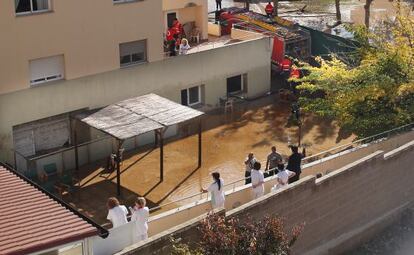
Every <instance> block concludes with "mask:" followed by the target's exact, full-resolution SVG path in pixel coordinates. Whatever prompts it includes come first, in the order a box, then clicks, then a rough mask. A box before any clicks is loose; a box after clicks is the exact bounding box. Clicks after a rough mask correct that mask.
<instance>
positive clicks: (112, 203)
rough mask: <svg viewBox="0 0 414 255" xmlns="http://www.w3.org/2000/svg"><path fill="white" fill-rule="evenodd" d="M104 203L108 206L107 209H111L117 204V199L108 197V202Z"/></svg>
mask: <svg viewBox="0 0 414 255" xmlns="http://www.w3.org/2000/svg"><path fill="white" fill-rule="evenodd" d="M106 205H107V206H108V209H112V208H114V207H116V206H118V205H119V201H118V199H117V198H116V197H110V198H108V202H107V203H106Z"/></svg>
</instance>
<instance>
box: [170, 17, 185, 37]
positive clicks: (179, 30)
mask: <svg viewBox="0 0 414 255" xmlns="http://www.w3.org/2000/svg"><path fill="white" fill-rule="evenodd" d="M172 26H173V28H174V29H175V33H176V34H177V35H178V36H180V37H182V36H183V34H184V29H183V25H181V23H180V21H178V19H177V18H175V19H174V22H173V25H172Z"/></svg>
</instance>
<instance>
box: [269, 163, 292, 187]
mask: <svg viewBox="0 0 414 255" xmlns="http://www.w3.org/2000/svg"><path fill="white" fill-rule="evenodd" d="M277 169H278V171H279V172H278V173H277V174H276V181H277V184H276V185H274V186H273V187H272V191H276V190H278V189H281V188H284V187H287V186H288V184H289V179H290V178H292V177H293V176H295V175H296V173H295V172H292V171H289V170H287V169H285V165H284V164H279V165H278V166H277Z"/></svg>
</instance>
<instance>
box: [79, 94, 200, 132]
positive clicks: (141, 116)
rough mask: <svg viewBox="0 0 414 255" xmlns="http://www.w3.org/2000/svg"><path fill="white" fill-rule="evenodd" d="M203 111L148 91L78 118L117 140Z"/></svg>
mask: <svg viewBox="0 0 414 255" xmlns="http://www.w3.org/2000/svg"><path fill="white" fill-rule="evenodd" d="M203 114H204V113H203V112H200V111H197V110H194V109H192V108H190V107H187V106H184V105H181V104H178V103H175V102H173V101H171V100H168V99H166V98H164V97H160V96H158V95H156V94H147V95H143V96H139V97H135V98H130V99H126V100H123V101H121V102H118V103H115V104H111V105H109V106H107V107H105V108H102V109H101V110H99V111H97V112H95V113H92V114H90V115H88V116H86V117H85V116H80V117H79V119H80V120H81V121H82V122H84V123H86V124H88V125H89V126H91V127H94V128H96V129H98V130H101V131H103V132H105V133H107V134H109V135H111V136H113V137H115V138H117V139H119V140H125V139H128V138H132V137H135V136H138V135H141V134H144V133H147V132H149V131H153V130H157V129H161V128H166V127H168V126H172V125H175V124H178V123H181V122H184V121H187V120H191V119H194V118H196V117H199V116H201V115H203Z"/></svg>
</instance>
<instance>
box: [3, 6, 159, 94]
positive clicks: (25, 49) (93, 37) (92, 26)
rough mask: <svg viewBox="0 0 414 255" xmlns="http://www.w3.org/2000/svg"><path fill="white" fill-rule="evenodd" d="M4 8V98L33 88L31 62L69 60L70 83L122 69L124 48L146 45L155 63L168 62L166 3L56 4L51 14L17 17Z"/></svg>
mask: <svg viewBox="0 0 414 255" xmlns="http://www.w3.org/2000/svg"><path fill="white" fill-rule="evenodd" d="M14 2H15V1H1V4H0V31H2V36H1V38H2V39H1V43H0V56H1V58H0V61H1V62H0V63H1V64H0V66H1V68H0V94H2V93H7V92H12V91H17V90H21V89H26V88H29V76H30V75H29V60H32V59H37V58H43V57H49V56H55V55H62V54H63V55H64V63H65V79H68V80H71V79H75V78H78V77H82V76H86V75H92V74H96V73H101V72H106V71H110V70H115V69H119V67H120V64H119V44H120V43H123V42H130V41H136V40H143V39H147V53H148V60H149V61H150V62H152V61H156V60H160V59H162V58H163V55H162V52H163V38H162V32H163V24H162V22H160V21H161V20H162V15H163V12H162V0H145V1H137V2H131V3H125V4H114V3H113V2H112V0H108V1H102V0H88V1H84V0H71V1H60V0H57V1H56V0H52V1H51V3H52V10H51V11H50V12H47V13H41V14H35V15H24V16H17V15H16V14H15V3H14Z"/></svg>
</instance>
